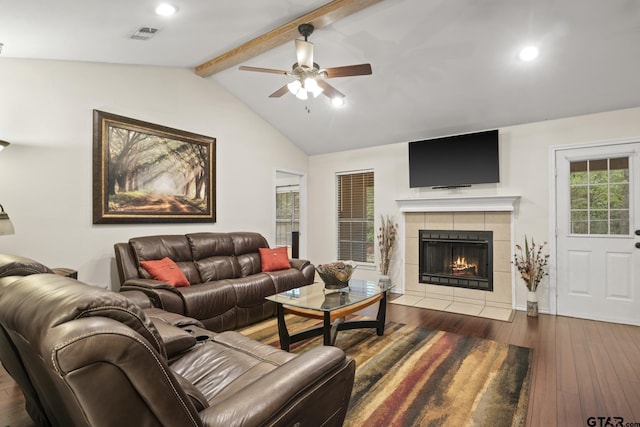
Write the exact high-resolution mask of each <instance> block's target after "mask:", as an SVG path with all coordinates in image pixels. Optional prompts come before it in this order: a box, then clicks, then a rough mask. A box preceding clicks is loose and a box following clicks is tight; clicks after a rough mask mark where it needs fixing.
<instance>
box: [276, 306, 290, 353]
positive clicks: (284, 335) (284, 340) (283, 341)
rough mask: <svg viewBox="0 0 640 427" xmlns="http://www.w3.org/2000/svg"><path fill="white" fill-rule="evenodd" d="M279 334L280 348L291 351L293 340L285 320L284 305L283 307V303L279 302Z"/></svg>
mask: <svg viewBox="0 0 640 427" xmlns="http://www.w3.org/2000/svg"><path fill="white" fill-rule="evenodd" d="M278 335H279V336H280V348H281V349H283V350H284V351H289V346H290V345H291V340H290V337H289V331H288V330H287V324H286V323H285V322H284V307H282V304H278Z"/></svg>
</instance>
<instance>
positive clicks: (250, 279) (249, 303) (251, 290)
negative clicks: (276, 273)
mask: <svg viewBox="0 0 640 427" xmlns="http://www.w3.org/2000/svg"><path fill="white" fill-rule="evenodd" d="M229 283H231V285H233V289H234V290H235V293H236V299H237V305H238V306H239V307H253V306H256V305H259V304H262V303H263V302H264V299H265V297H268V296H269V295H273V294H275V293H276V285H275V284H274V283H273V279H272V278H271V276H269V275H268V274H266V273H258V274H252V275H251V276H247V277H241V278H240V279H232V280H229Z"/></svg>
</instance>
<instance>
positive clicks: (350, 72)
mask: <svg viewBox="0 0 640 427" xmlns="http://www.w3.org/2000/svg"><path fill="white" fill-rule="evenodd" d="M324 71H325V72H326V73H327V78H328V79H331V78H335V77H349V76H365V75H368V74H371V73H372V71H371V64H358V65H347V66H344V67H333V68H327V69H325V70H324Z"/></svg>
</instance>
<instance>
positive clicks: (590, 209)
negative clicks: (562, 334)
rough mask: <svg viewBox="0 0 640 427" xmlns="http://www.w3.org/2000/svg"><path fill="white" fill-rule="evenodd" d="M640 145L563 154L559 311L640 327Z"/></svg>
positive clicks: (559, 169) (559, 157)
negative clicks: (637, 246)
mask: <svg viewBox="0 0 640 427" xmlns="http://www.w3.org/2000/svg"><path fill="white" fill-rule="evenodd" d="M638 153H640V142H629V143H619V144H612V145H611V144H610V145H600V146H594V147H587V148H575V149H566V150H564V149H561V150H558V151H556V158H555V162H556V174H557V176H556V207H557V211H556V215H557V218H556V224H557V274H556V277H557V289H558V295H557V312H558V314H559V315H566V316H572V317H580V318H586V319H594V320H604V321H610V322H618V323H627V324H633V325H640V249H639V248H636V244H638V245H639V246H640V236H639V235H637V234H636V231H638V233H640V230H639V229H640V159H639V154H638Z"/></svg>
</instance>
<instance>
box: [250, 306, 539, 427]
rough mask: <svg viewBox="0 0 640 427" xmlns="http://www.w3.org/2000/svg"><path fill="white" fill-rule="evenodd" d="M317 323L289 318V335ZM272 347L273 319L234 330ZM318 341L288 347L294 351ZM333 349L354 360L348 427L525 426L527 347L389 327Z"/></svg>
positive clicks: (348, 336) (346, 334) (350, 335)
mask: <svg viewBox="0 0 640 427" xmlns="http://www.w3.org/2000/svg"><path fill="white" fill-rule="evenodd" d="M314 324H317V321H314V320H307V319H302V318H300V317H295V316H290V317H288V318H287V325H288V327H289V331H290V332H295V331H298V330H302V329H304V328H307V327H309V326H311V325H314ZM240 332H242V333H244V334H245V335H248V336H250V337H252V338H254V339H257V340H259V341H262V342H264V343H267V344H270V345H274V346H278V345H279V341H278V333H277V325H276V321H275V320H274V319H272V320H268V321H266V322H262V323H259V324H257V325H254V326H250V327H248V328H245V329H244V330H242V331H240ZM321 344H322V341H321V339H320V338H314V339H311V340H308V341H304V342H301V343H297V344H294V345H292V346H291V350H292V351H293V352H295V353H299V352H303V351H305V350H306V349H309V348H311V347H312V346H316V345H321ZM336 346H337V347H339V348H341V349H343V350H344V351H345V352H346V353H347V354H348V355H350V356H351V357H353V358H354V359H355V361H356V377H355V384H354V387H353V392H352V395H351V402H350V405H349V411H348V412H347V418H346V420H345V425H346V426H354V427H355V426H358V427H359V426H492V427H499V426H524V425H525V421H526V415H527V403H528V396H529V379H530V376H531V368H530V366H531V363H530V361H531V353H532V352H531V349H528V348H524V347H517V346H513V345H509V344H503V343H499V342H496V341H490V340H485V339H480V338H473V337H466V336H462V335H457V334H451V333H447V332H442V331H432V330H429V329H424V328H419V327H411V326H407V325H403V324H398V323H393V322H389V323H387V326H386V329H385V334H384V336H383V337H378V336H377V335H376V334H375V331H374V330H373V329H371V330H369V329H360V330H357V329H356V330H350V331H342V332H339V333H338V338H337V340H336Z"/></svg>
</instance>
